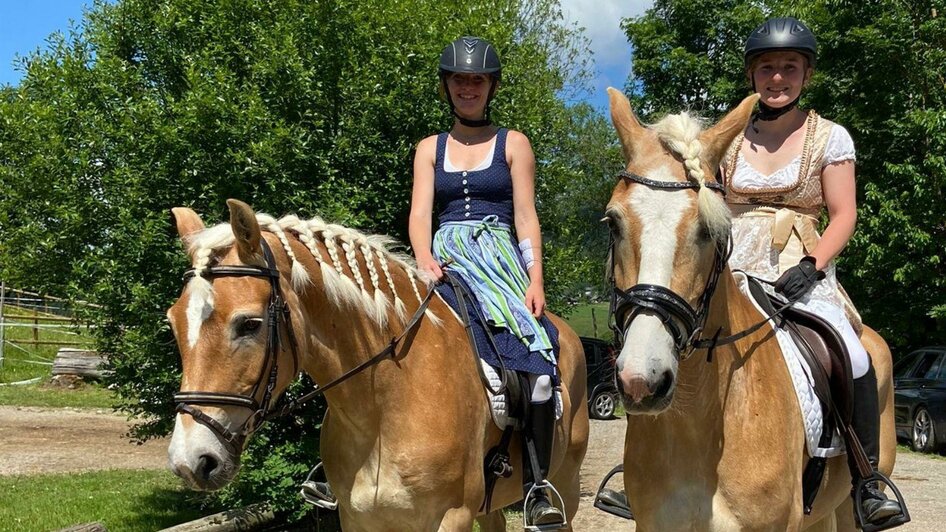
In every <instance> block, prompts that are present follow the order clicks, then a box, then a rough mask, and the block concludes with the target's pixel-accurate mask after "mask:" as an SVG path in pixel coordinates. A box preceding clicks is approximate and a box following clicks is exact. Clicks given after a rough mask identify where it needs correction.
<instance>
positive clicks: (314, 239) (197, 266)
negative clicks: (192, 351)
mask: <svg viewBox="0 0 946 532" xmlns="http://www.w3.org/2000/svg"><path fill="white" fill-rule="evenodd" d="M256 221H257V222H258V223H259V225H260V229H261V230H263V231H268V232H270V233H272V234H273V235H275V236H276V237H277V238H278V239H279V242H280V244H282V248H283V249H284V250H285V252H286V255H287V256H288V257H289V262H290V264H291V279H292V285H293V289H294V290H296V291H297V292H303V291H305V289H306V287H307V286H310V285H311V284H312V277H311V275H310V274H309V272H308V271H307V270H306V269H305V267H304V266H303V264H302V263H301V262H300V261H299V259H298V257H296V254H295V252H294V251H293V249H292V247H291V246H290V240H291V239H296V240H298V241H299V242H301V243H302V244H303V245H304V246H305V247H306V249H308V250H309V253H310V254H311V255H312V257H314V258H315V260H316V262H317V263H318V265H319V269H320V271H321V277H322V284H323V286H324V289H325V293H326V295H327V296H328V299H329V301H330V302H331V303H332V304H334V305H335V306H336V307H338V308H342V307H343V306H351V307H355V308H360V309H363V310H364V311H365V312H366V313H367V314H368V315H369V316H370V317H371V318H372V319H373V321H375V322H376V323H377V324H378V326H379V327H381V328H383V327H385V326H386V325H387V324H388V316H389V312H388V310H389V309H390V308H391V306H392V305H393V308H394V314H395V316H396V317H397V319H398V320H399V321H400V322H401V323H402V324H403V323H406V322H407V319H408V315H407V308H406V306H405V304H404V301H403V300H402V299H401V295H400V294H398V292H397V289H396V285H395V282H394V278H393V277H392V275H393V274H396V273H397V272H398V271H402V272H403V273H404V274H405V275H406V276H407V278H408V280H409V281H410V284H411V287H412V289H413V293H414V297H415V298H416V299H417V301H418V303H420V302H421V301H422V299H423V298H422V296H421V290H420V289H419V288H418V277H421V279H420V284H421V285H423V286H424V288H425V290H426V289H427V287H428V286H429V283H428V282H427V279H426V278H425V277H424V276H423V274H419V272H418V271H417V269H416V267H415V265H414V262H413V260H412V259H411V258H410V257H408V256H407V255H405V254H403V253H395V252H393V251H391V250H390V247H391V245H392V244H393V243H394V239H392V238H390V237H387V236H381V235H366V234H364V233H361V232H360V231H357V230H355V229H351V228H348V227H344V226H341V225H337V224H330V223H327V222H325V221H324V220H322V219H321V218H319V217H315V218H311V219H309V220H302V219H300V218H299V217H298V216H295V215H288V216H284V217H282V218H280V219H278V220H277V219H275V218H273V217H272V216H270V215H268V214H262V213H257V214H256ZM234 242H235V237H234V235H233V231H232V229H231V227H230V224H229V223H222V224H219V225H216V226H213V227H209V228H207V229H204V230H203V231H200V232H198V233H197V234H195V235H193V236H192V237H190V238H189V239H188V250H189V252H190V254H191V256H192V257H193V268H194V270H195V273H197V274H198V275H195V276H194V277H193V278H192V279H191V280H190V282H189V283H190V284H189V285H188V288H189V289H190V290H191V294H192V295H191V300H192V302H194V300H195V298H197V299H198V301H200V303H201V304H199V305H193V304H192V305H190V306H189V310H188V312H191V310H190V309H191V308H193V309H194V310H193V312H195V313H198V312H199V313H200V314H199V316H194V317H195V318H196V319H199V320H200V321H203V319H206V317H207V316H208V315H209V314H210V312H211V311H212V309H213V286H212V285H211V283H210V281H208V280H207V279H205V278H203V277H201V276H200V272H201V271H202V270H204V269H206V268H208V267H210V266H211V265H212V263H213V262H214V261H215V260H217V259H218V258H219V256H220V255H221V253H220V252H221V251H222V250H225V249H228V248H229V247H231V246H232V245H233V243H234ZM320 244H321V245H322V246H323V247H324V248H325V252H326V254H327V255H328V260H326V258H325V257H323V254H322V251H321V250H320V249H319V245H320ZM361 264H364V265H365V268H366V270H367V273H368V275H367V278H365V276H364V275H362V268H361V266H360V265H361ZM346 265H347V269H346V268H345V266H346ZM392 265H393V267H392ZM427 317H429V318H430V319H431V320H432V321H433V322H434V323H436V324H439V323H440V319H439V318H437V317H436V316H435V315H434V314H433V313H432V312H431V311H430V309H428V310H427Z"/></svg>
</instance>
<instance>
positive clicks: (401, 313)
mask: <svg viewBox="0 0 946 532" xmlns="http://www.w3.org/2000/svg"><path fill="white" fill-rule="evenodd" d="M375 253H377V255H378V262H380V263H381V270H382V271H384V278H385V279H386V280H387V282H388V288H390V289H391V296H392V297H393V298H394V312H396V313H397V317H398V318H400V320H401V323H403V322H404V320H406V319H407V309H406V308H405V307H404V301H402V300H401V298H400V297H398V295H397V289H396V288H395V287H394V279H392V278H391V270H390V269H389V268H388V259H387V258H386V257H385V256H384V251H383V250H381V249H377V250H375Z"/></svg>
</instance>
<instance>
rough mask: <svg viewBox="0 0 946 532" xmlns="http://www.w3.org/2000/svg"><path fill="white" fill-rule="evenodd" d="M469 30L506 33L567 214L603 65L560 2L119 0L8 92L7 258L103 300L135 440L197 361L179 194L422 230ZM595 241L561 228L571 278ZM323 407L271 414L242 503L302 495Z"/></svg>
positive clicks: (40, 59) (523, 105) (542, 168)
mask: <svg viewBox="0 0 946 532" xmlns="http://www.w3.org/2000/svg"><path fill="white" fill-rule="evenodd" d="M466 34H475V35H481V36H483V37H485V38H487V39H489V40H491V41H492V42H493V43H494V44H496V45H497V47H499V48H500V52H501V55H502V57H503V61H504V65H505V68H504V77H503V88H502V90H501V92H500V93H499V96H498V98H497V101H496V104H497V105H496V115H497V116H498V118H499V121H500V122H501V123H502V124H504V125H508V126H510V127H514V128H518V129H521V130H523V131H525V132H527V133H528V135H529V136H530V138H531V139H532V142H533V145H534V148H535V151H536V154H537V158H538V160H539V169H538V175H539V178H540V183H543V180H546V179H547V180H548V182H549V183H556V184H557V185H556V186H555V187H552V186H549V185H544V184H542V185H540V192H539V193H540V198H539V202H540V205H542V207H540V209H541V212H540V214H542V215H544V214H543V213H544V212H553V211H554V210H555V209H554V207H556V205H555V202H554V201H550V200H551V196H552V195H554V194H559V193H561V190H559V189H558V185H563V184H565V183H566V182H567V180H568V178H576V177H577V176H580V175H581V173H582V172H583V171H585V169H586V168H585V167H584V166H582V165H581V163H580V162H579V158H578V157H577V156H576V155H575V153H574V152H573V151H571V148H568V149H563V148H562V147H561V146H559V141H560V139H562V138H566V137H568V138H571V139H572V140H573V141H575V142H577V141H578V137H576V136H575V135H577V131H571V130H569V129H567V128H569V127H571V126H573V125H574V124H573V122H572V120H573V118H574V117H575V116H576V115H573V114H572V112H571V111H570V110H569V109H568V108H567V107H566V105H565V104H564V103H563V98H562V97H561V96H560V94H561V93H562V91H569V90H581V88H582V87H583V84H584V83H585V81H586V80H587V77H586V76H587V70H586V68H585V67H586V57H585V56H584V55H583V54H584V51H583V50H584V49H583V48H582V47H581V46H580V44H581V41H580V40H578V39H579V35H578V33H577V32H576V30H575V29H574V28H571V27H567V26H565V25H564V24H563V22H562V18H561V14H560V12H559V9H558V3H557V2H556V1H553V0H500V1H498V2H496V1H489V2H487V1H485V0H474V1H471V2H465V3H462V4H451V6H450V7H447V8H445V6H444V5H443V4H442V3H440V2H432V1H425V0H397V1H389V2H384V3H383V8H379V5H378V3H377V2H363V1H358V0H336V1H333V2H312V1H306V0H232V1H228V2H220V1H215V0H162V1H157V2H156V1H154V0H119V1H117V2H106V1H102V0H99V1H97V2H96V3H95V4H94V6H93V7H92V8H90V10H89V11H88V12H87V13H86V16H85V18H84V21H83V23H82V24H81V25H80V26H78V27H76V28H74V29H73V31H72V32H70V34H69V35H68V36H66V35H57V36H54V37H53V38H52V41H51V45H50V47H49V49H47V50H45V51H41V52H37V53H34V54H31V55H30V56H29V57H28V58H27V59H26V60H25V62H24V68H25V69H26V76H25V78H24V79H23V81H22V82H21V84H20V85H19V86H18V87H8V88H5V89H3V91H2V93H0V189H2V190H3V191H4V194H3V195H2V196H0V233H2V234H3V240H2V242H0V275H2V276H3V277H4V278H5V279H7V280H10V281H14V282H16V283H17V284H20V285H23V286H30V287H33V288H38V289H42V290H50V291H55V292H61V287H62V286H68V292H69V293H70V294H71V295H73V296H75V297H78V298H82V299H86V300H90V301H93V302H95V303H98V304H100V305H102V306H103V310H101V311H95V313H94V314H92V315H90V316H89V317H90V319H92V320H93V321H94V322H95V323H96V325H97V328H96V329H95V331H96V335H97V339H98V344H99V345H98V347H99V349H100V350H101V351H103V352H104V353H106V354H108V355H109V360H110V365H111V367H112V369H113V370H114V374H113V377H112V384H113V385H114V386H116V387H117V390H118V391H119V393H120V394H121V396H122V397H123V398H124V404H123V407H124V409H125V410H126V411H127V412H128V413H130V414H135V415H143V416H145V417H146V419H148V421H147V422H144V423H141V424H139V425H138V426H137V427H136V428H135V429H134V435H135V436H136V437H138V438H149V437H153V436H156V435H163V434H166V433H167V432H168V431H169V430H170V427H171V424H172V421H173V405H172V403H171V396H172V393H173V392H174V391H175V390H176V389H177V387H178V385H179V382H180V374H179V372H180V366H179V359H178V356H177V354H176V350H175V349H174V347H173V341H172V336H171V332H170V330H169V327H168V325H167V323H166V320H165V319H164V316H163V315H164V311H165V310H166V309H167V307H168V306H169V305H170V303H171V302H172V301H173V300H174V298H175V297H176V296H177V294H179V293H180V290H181V280H180V275H181V272H182V271H183V270H184V269H185V268H186V267H187V264H186V260H185V257H184V254H183V253H182V251H181V247H180V244H179V243H178V242H177V238H176V235H175V234H174V231H173V228H172V225H171V223H170V217H169V209H170V208H171V207H174V206H178V205H185V206H189V207H192V208H194V209H196V210H197V211H198V212H200V213H202V214H204V216H205V218H206V219H208V220H209V221H211V222H213V221H215V220H219V219H221V217H222V216H223V215H224V213H225V205H224V200H225V199H226V198H229V197H233V198H240V199H244V200H246V201H248V202H250V203H251V204H252V205H253V206H254V207H255V208H256V209H257V210H260V211H264V212H269V213H272V214H276V215H279V214H284V213H289V212H297V213H300V214H302V215H315V214H319V215H321V216H323V217H324V218H326V219H329V220H333V221H337V222H339V223H343V224H348V225H352V226H356V227H359V228H361V229H363V230H366V231H369V232H379V233H388V234H392V235H394V236H398V237H401V238H402V240H403V237H404V235H405V234H406V219H407V212H408V209H409V197H410V186H411V180H410V175H411V170H410V169H411V159H412V155H413V154H412V150H413V147H414V145H415V144H416V142H417V141H418V140H420V139H421V138H423V137H425V136H426V135H429V134H432V133H434V132H437V131H440V130H442V129H443V128H444V127H446V126H447V125H448V124H449V123H450V120H451V119H450V117H449V113H448V111H447V110H446V108H445V105H443V104H442V103H441V102H439V101H438V99H437V97H436V94H437V83H438V82H437V78H436V75H435V72H436V71H435V68H436V67H435V65H436V61H437V59H438V57H439V53H440V50H441V49H442V47H443V46H444V45H445V44H446V43H448V42H450V41H452V40H453V39H455V38H456V37H457V36H459V35H466ZM577 123H579V125H580V124H585V123H588V120H585V119H580V120H577ZM581 127H583V126H581ZM550 216H551V215H550ZM547 227H549V226H547ZM553 231H555V230H554V229H553ZM576 234H577V233H576ZM581 245H582V243H581V242H580V239H577V238H575V239H572V240H570V241H562V242H559V241H558V239H557V238H556V239H555V244H553V245H552V247H551V249H552V257H551V260H550V265H549V274H548V275H547V283H548V285H549V286H550V287H554V286H556V285H558V284H566V285H573V284H575V281H574V279H575V278H577V276H578V275H580V274H581V273H582V271H583V270H581V269H580V268H578V269H575V268H570V267H558V266H557V263H558V262H559V261H561V262H564V261H565V260H570V259H571V258H572V257H575V256H578V255H580V254H579V253H577V252H576V250H577V249H580V248H579V246H581ZM551 293H552V294H553V296H554V297H555V299H553V300H552V303H553V304H560V302H561V301H562V300H563V299H564V293H559V292H556V291H555V290H552V291H551ZM321 413H322V410H321V409H320V408H319V407H317V406H316V407H313V408H312V409H310V410H308V411H307V412H306V413H305V414H304V415H303V416H302V417H301V418H297V419H292V420H287V421H286V422H283V423H276V424H271V425H269V426H268V427H267V428H266V429H264V430H263V431H262V433H261V434H259V435H258V437H256V438H255V439H254V440H253V443H252V444H251V448H250V449H249V450H248V451H247V454H246V456H245V458H244V464H245V470H244V472H243V474H242V475H241V477H240V480H239V481H238V482H237V483H236V484H234V485H233V487H231V488H229V489H228V490H227V491H225V492H224V495H223V497H224V501H225V502H227V503H247V502H251V501H255V500H260V499H268V500H270V501H272V502H274V503H275V504H276V507H277V509H281V510H290V509H293V508H296V509H298V507H299V502H298V501H297V498H296V497H295V490H294V489H290V488H289V486H294V485H296V484H297V483H298V482H299V481H300V480H301V476H302V475H304V474H305V472H306V468H307V466H308V465H309V464H311V462H312V461H313V460H315V456H316V453H317V438H318V431H317V428H318V424H319V422H320V419H321Z"/></svg>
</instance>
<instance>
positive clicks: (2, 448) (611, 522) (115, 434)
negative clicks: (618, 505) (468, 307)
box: [0, 406, 946, 532]
mask: <svg viewBox="0 0 946 532" xmlns="http://www.w3.org/2000/svg"><path fill="white" fill-rule="evenodd" d="M624 427H625V423H624V421H623V420H621V419H615V420H612V421H594V420H593V421H592V422H591V443H590V445H589V448H588V454H587V455H586V457H585V464H584V467H583V468H582V472H581V484H582V499H581V507H580V508H579V510H578V515H577V516H576V517H575V520H574V523H573V525H574V529H575V530H577V531H610V530H622V531H631V530H634V524H633V523H632V522H630V521H626V520H624V519H620V518H617V517H612V516H610V515H607V514H605V513H603V512H601V511H599V510H597V509H595V508H594V506H593V504H592V503H593V502H594V493H595V490H596V489H597V487H598V483H599V482H600V481H601V479H602V478H604V475H605V474H606V473H607V472H608V471H609V470H610V469H611V468H612V467H614V466H615V465H616V464H617V463H618V461H620V459H621V452H622V449H623V442H624ZM127 430H128V422H127V421H126V420H125V419H124V418H123V417H121V416H116V415H114V414H112V413H110V412H107V411H96V410H84V409H83V410H79V409H69V408H65V409H60V408H33V407H12V406H0V475H35V474H39V473H56V472H66V471H88V470H96V469H118V468H142V469H157V468H163V467H165V463H166V461H167V440H155V441H150V442H148V443H146V444H144V445H135V444H133V443H129V442H128V439H127V437H125V433H126V432H127ZM893 478H894V481H895V482H896V483H897V486H898V487H899V488H900V490H901V491H902V492H903V494H904V496H905V497H906V500H907V503H908V504H909V509H910V513H911V515H912V517H913V521H912V522H911V523H909V524H908V525H906V526H903V527H901V528H899V529H898V530H903V531H904V532H908V531H911V530H912V531H916V532H927V531H933V530H946V525H944V522H946V499H944V496H943V494H944V493H946V459H942V458H939V459H937V458H931V457H926V456H922V455H918V454H914V453H900V455H899V456H898V457H897V467H896V469H895V471H894V476H893ZM615 485H616V486H617V487H620V479H618V478H616V479H615V481H614V482H612V486H615ZM509 525H510V526H509V530H521V524H518V523H512V522H510V524H509Z"/></svg>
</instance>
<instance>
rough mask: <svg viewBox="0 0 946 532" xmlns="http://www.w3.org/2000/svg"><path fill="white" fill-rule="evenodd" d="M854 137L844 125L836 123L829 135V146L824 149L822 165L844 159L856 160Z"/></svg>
mask: <svg viewBox="0 0 946 532" xmlns="http://www.w3.org/2000/svg"><path fill="white" fill-rule="evenodd" d="M854 160H856V157H855V155H854V139H852V138H851V134H850V133H848V132H847V129H844V126H839V125H837V124H834V125H833V126H832V128H831V135H830V136H829V137H828V146H827V147H826V148H825V150H824V159H823V160H822V167H824V166H828V165H829V164H834V163H839V162H842V161H854Z"/></svg>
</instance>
